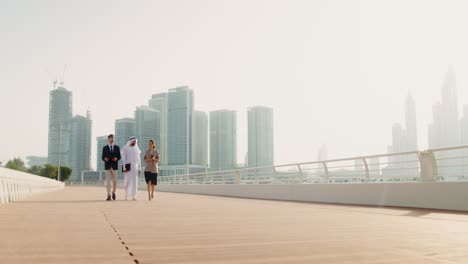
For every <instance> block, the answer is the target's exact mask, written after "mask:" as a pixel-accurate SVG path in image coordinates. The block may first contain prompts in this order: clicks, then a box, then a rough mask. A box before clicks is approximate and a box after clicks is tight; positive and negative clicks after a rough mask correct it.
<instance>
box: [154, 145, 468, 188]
mask: <svg viewBox="0 0 468 264" xmlns="http://www.w3.org/2000/svg"><path fill="white" fill-rule="evenodd" d="M467 180H468V145H464V146H454V147H446V148H438V149H429V150H425V151H408V152H400V153H391V154H380V155H370V156H359V157H352V158H343V159H334V160H324V161H313V162H303V163H292V164H285V165H277V166H268V167H256V168H240V169H235V170H225V171H214V172H206V173H195V174H186V175H175V176H161V177H159V178H158V181H159V182H160V183H161V184H314V183H379V182H395V183H396V182H421V181H467Z"/></svg>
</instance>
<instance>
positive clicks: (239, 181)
mask: <svg viewBox="0 0 468 264" xmlns="http://www.w3.org/2000/svg"><path fill="white" fill-rule="evenodd" d="M235 183H236V184H240V183H241V175H240V170H236V181H235Z"/></svg>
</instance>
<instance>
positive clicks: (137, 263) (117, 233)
mask: <svg viewBox="0 0 468 264" xmlns="http://www.w3.org/2000/svg"><path fill="white" fill-rule="evenodd" d="M100 211H101V213H102V215H103V216H104V218H105V219H106V221H107V223H109V225H110V227H111V228H112V230H113V231H114V233H115V235H116V236H117V238H118V239H119V241H120V243H121V244H122V245H123V246H124V247H125V250H127V252H128V255H129V256H130V257H131V258H132V259H133V262H135V264H140V263H141V262H140V261H139V260H138V259H137V258H136V257H135V254H133V253H132V252H131V251H130V248H129V247H128V246H127V244H126V243H125V241H124V240H123V239H122V236H121V235H120V233H119V232H118V231H117V229H116V228H115V226H114V224H112V222H111V221H110V219H109V217H108V216H107V215H106V213H104V211H102V210H100Z"/></svg>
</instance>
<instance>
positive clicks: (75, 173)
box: [70, 111, 92, 181]
mask: <svg viewBox="0 0 468 264" xmlns="http://www.w3.org/2000/svg"><path fill="white" fill-rule="evenodd" d="M91 133H92V121H91V114H90V112H89V111H88V113H87V114H86V117H84V116H80V115H77V116H74V117H73V118H72V133H71V142H70V143H71V149H70V150H71V151H70V166H71V169H72V175H71V177H70V180H71V181H79V180H80V179H81V172H82V171H88V170H91Z"/></svg>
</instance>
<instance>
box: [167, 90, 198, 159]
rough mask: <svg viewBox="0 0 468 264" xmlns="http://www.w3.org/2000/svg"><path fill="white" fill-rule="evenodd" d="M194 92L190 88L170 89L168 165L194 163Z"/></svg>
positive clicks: (168, 100)
mask: <svg viewBox="0 0 468 264" xmlns="http://www.w3.org/2000/svg"><path fill="white" fill-rule="evenodd" d="M193 97H194V95H193V90H192V89H190V88H189V87H188V86H181V87H177V88H174V89H170V90H169V93H168V95H167V109H168V112H167V164H168V165H171V166H172V165H190V163H191V162H192V147H193V144H192V140H193V137H192V133H193V127H192V126H193V120H192V118H193V111H194V105H193V104H194V98H193Z"/></svg>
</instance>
